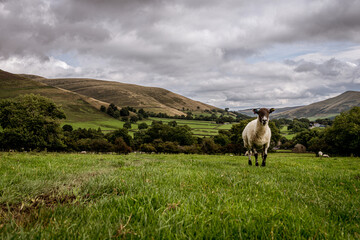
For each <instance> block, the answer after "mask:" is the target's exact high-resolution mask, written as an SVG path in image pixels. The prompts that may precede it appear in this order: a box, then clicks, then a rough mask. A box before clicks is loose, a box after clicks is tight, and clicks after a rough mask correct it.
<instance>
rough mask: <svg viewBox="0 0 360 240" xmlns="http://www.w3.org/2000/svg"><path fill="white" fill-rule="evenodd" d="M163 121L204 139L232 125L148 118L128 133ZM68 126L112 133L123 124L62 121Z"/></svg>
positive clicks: (111, 121) (104, 121) (110, 121)
mask: <svg viewBox="0 0 360 240" xmlns="http://www.w3.org/2000/svg"><path fill="white" fill-rule="evenodd" d="M153 120H156V121H163V122H164V123H165V124H167V123H168V122H170V121H176V122H177V123H178V125H179V126H183V125H188V126H189V127H190V128H191V129H192V132H193V134H194V135H195V136H199V137H204V136H207V137H208V136H214V135H217V134H218V130H220V129H224V130H229V129H231V126H232V124H216V123H213V122H210V121H197V120H185V119H169V118H150V119H148V120H144V121H138V122H137V123H136V124H132V125H131V126H132V127H131V129H130V133H133V132H135V131H137V129H138V124H140V123H142V122H146V123H147V124H148V125H151V123H152V121H153ZM65 124H70V125H71V126H73V128H74V129H76V128H94V129H98V128H99V127H100V128H101V129H102V130H104V131H105V132H106V131H114V130H117V129H119V128H122V127H123V125H124V122H122V121H120V120H116V119H112V120H111V119H110V120H107V119H97V120H91V121H81V122H71V121H64V122H63V123H62V125H65Z"/></svg>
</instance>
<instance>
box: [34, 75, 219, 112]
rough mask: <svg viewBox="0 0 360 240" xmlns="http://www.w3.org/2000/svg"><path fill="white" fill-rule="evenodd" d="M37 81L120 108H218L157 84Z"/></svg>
mask: <svg viewBox="0 0 360 240" xmlns="http://www.w3.org/2000/svg"><path fill="white" fill-rule="evenodd" d="M37 81H40V82H41V83H45V84H47V85H50V86H54V87H58V88H61V89H66V90H69V91H72V92H76V93H79V94H82V95H85V96H88V97H92V98H95V99H98V100H101V101H104V102H107V103H114V104H115V105H117V106H119V107H126V106H130V107H134V108H137V109H139V108H143V109H144V110H146V111H149V112H154V113H159V112H161V113H167V114H168V115H183V114H184V111H187V110H191V111H195V110H202V111H204V110H211V109H216V107H213V106H210V105H207V104H204V103H201V102H198V101H194V100H191V99H189V98H186V97H184V96H181V95H179V94H176V93H173V92H170V91H168V90H166V89H162V88H156V87H144V86H139V85H135V84H125V83H120V82H112V81H102V80H95V79H79V78H66V79H37Z"/></svg>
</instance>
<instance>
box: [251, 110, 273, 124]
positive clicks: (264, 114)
mask: <svg viewBox="0 0 360 240" xmlns="http://www.w3.org/2000/svg"><path fill="white" fill-rule="evenodd" d="M273 111H275V109H274V108H270V109H267V108H260V110H258V109H253V112H254V114H257V115H259V116H258V117H259V121H260V123H261V124H262V125H264V126H265V125H266V123H267V122H268V121H269V114H270V113H272V112H273Z"/></svg>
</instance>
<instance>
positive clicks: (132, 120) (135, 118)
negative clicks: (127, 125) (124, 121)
mask: <svg viewBox="0 0 360 240" xmlns="http://www.w3.org/2000/svg"><path fill="white" fill-rule="evenodd" d="M138 120H139V118H138V117H137V116H131V117H130V122H131V123H136V122H137V121H138Z"/></svg>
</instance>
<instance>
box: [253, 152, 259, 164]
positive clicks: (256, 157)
mask: <svg viewBox="0 0 360 240" xmlns="http://www.w3.org/2000/svg"><path fill="white" fill-rule="evenodd" d="M254 156H255V166H259V163H258V156H259V154H258V153H257V151H256V149H255V148H254Z"/></svg>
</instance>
